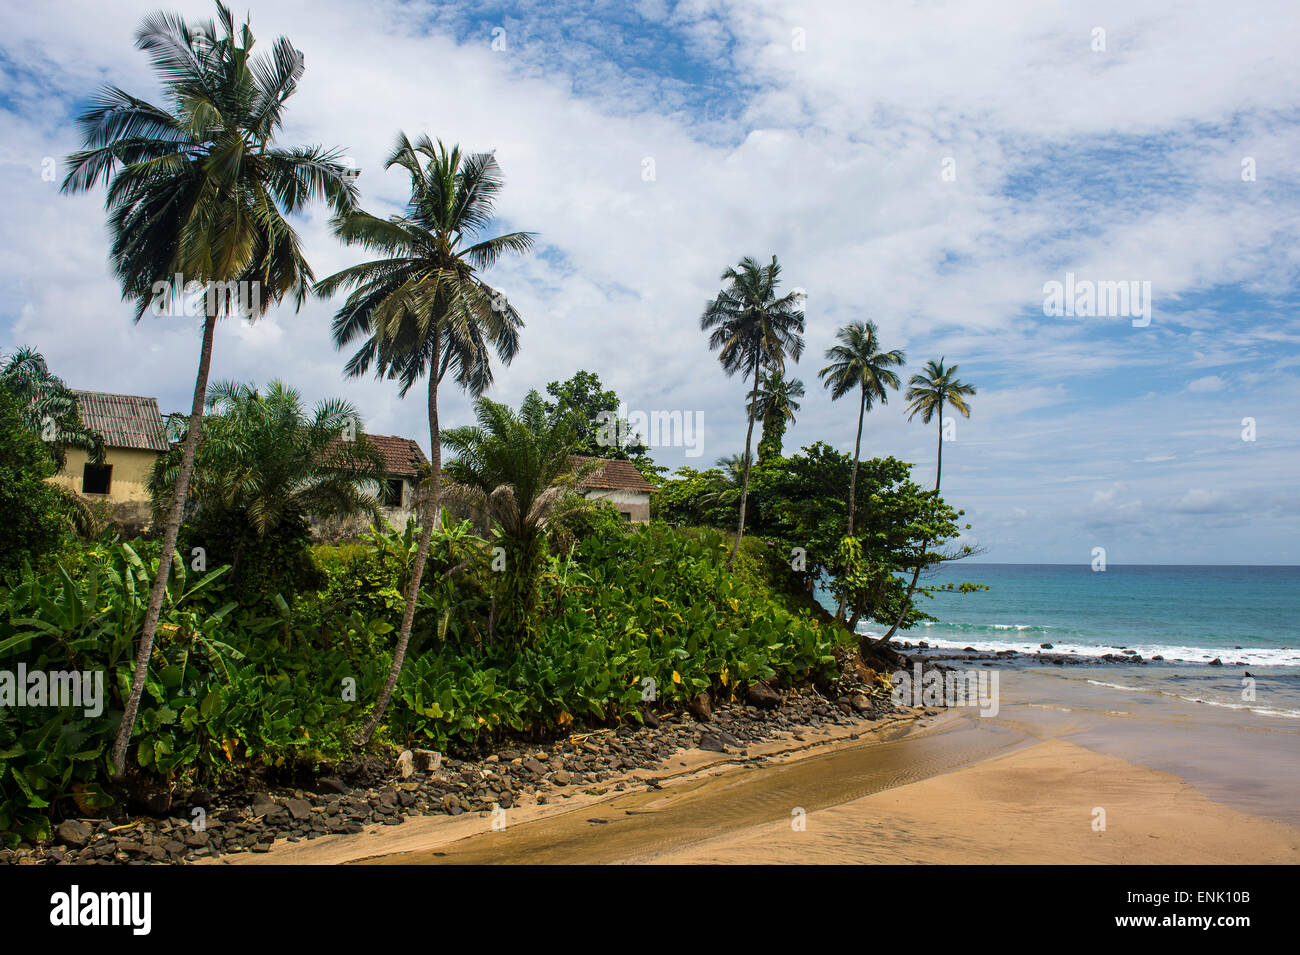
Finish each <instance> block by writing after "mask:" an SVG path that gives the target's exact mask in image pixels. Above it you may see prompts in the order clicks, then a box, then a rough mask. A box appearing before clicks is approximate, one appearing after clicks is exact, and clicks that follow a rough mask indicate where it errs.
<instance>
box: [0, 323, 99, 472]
mask: <svg viewBox="0 0 1300 955" xmlns="http://www.w3.org/2000/svg"><path fill="white" fill-rule="evenodd" d="M0 388H4V389H6V390H7V391H8V392H9V393H10V394H12V395H13V396H14V397H15V398H16V399H17V400H18V404H19V406H20V408H21V409H22V415H23V421H24V423H25V424H26V426H27V428H28V429H29V430H31V431H35V432H36V433H37V434H39V435H40V436H41V439H42V440H43V441H44V442H45V447H46V448H47V449H48V451H49V452H50V460H51V461H53V462H54V466H55V467H56V468H57V469H58V470H60V471H62V470H63V469H64V468H65V467H67V463H68V455H67V451H68V448H70V447H72V448H81V449H82V450H84V451H85V452H86V454H87V456H88V457H89V458H90V460H91V462H92V463H94V464H103V463H104V439H103V437H102V436H101V435H100V434H99V432H97V431H94V430H93V429H91V428H87V427H86V426H85V424H83V423H82V420H81V411H80V410H79V409H78V407H77V396H76V395H75V394H73V392H72V391H71V389H69V388H68V386H67V385H65V384H64V383H63V379H62V378H60V377H58V376H57V375H54V374H51V372H50V369H49V366H48V365H46V363H45V356H43V355H42V354H41V353H40V352H38V351H36V350H35V349H34V348H26V347H23V348H18V349H16V350H15V351H13V352H11V353H10V355H9V357H8V358H6V359H4V361H3V363H0Z"/></svg>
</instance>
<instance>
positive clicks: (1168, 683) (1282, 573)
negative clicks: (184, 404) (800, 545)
mask: <svg viewBox="0 0 1300 955" xmlns="http://www.w3.org/2000/svg"><path fill="white" fill-rule="evenodd" d="M922 581H923V583H925V584H927V585H942V584H945V583H951V584H959V583H961V582H963V581H966V582H970V583H976V584H983V585H986V586H987V587H988V590H984V591H977V592H974V593H968V594H961V593H938V594H935V595H934V597H933V599H931V600H922V603H921V605H922V607H923V608H924V609H925V610H926V612H927V613H930V614H932V615H933V616H934V617H936V618H938V619H937V620H935V621H932V622H928V623H924V624H921V625H919V626H916V627H913V628H912V629H910V630H904V631H899V633H898V634H896V635H895V639H896V640H901V641H907V642H909V643H911V644H913V645H915V644H916V643H918V642H920V641H924V642H925V643H926V644H928V645H929V646H930V647H933V648H938V649H943V650H949V649H951V650H960V649H962V648H964V647H973V648H975V649H976V650H981V651H992V652H996V651H999V650H1015V651H1019V652H1021V653H1025V654H1037V653H1038V652H1039V651H1040V648H1041V647H1042V645H1043V644H1051V650H1050V651H1048V650H1045V649H1044V650H1043V651H1042V652H1044V653H1047V652H1050V653H1053V654H1056V653H1062V654H1070V655H1075V656H1078V657H1082V658H1084V659H1085V661H1086V660H1087V659H1088V658H1094V659H1095V658H1099V657H1101V656H1103V655H1104V654H1120V653H1122V651H1124V650H1132V651H1136V652H1137V653H1138V654H1140V655H1141V656H1142V657H1143V658H1144V659H1145V660H1147V661H1151V659H1152V658H1153V657H1156V656H1159V657H1163V658H1164V659H1163V661H1157V662H1155V663H1148V665H1146V666H1140V667H1139V666H1121V665H1111V664H1106V663H1105V662H1104V661H1101V660H1097V665H1096V666H1086V665H1084V666H1069V667H1066V670H1068V671H1071V673H1072V674H1074V675H1077V676H1078V677H1079V678H1083V679H1085V680H1087V681H1088V682H1093V683H1097V684H1098V685H1101V686H1105V687H1110V688H1113V689H1116V690H1130V689H1132V690H1144V691H1147V692H1153V693H1155V694H1157V695H1160V696H1165V695H1171V696H1177V697H1180V698H1182V699H1184V700H1192V701H1195V702H1198V703H1199V702H1205V703H1216V704H1217V705H1219V706H1226V707H1231V708H1233V709H1242V710H1251V711H1254V712H1256V713H1261V714H1268V715H1273V716H1287V717H1300V566H1258V567H1248V566H1223V565H1216V566H1187V565H1179V566H1156V565H1128V566H1117V565H1113V564H1112V565H1110V566H1109V567H1107V569H1106V570H1105V571H1094V570H1092V568H1091V567H1090V566H1089V565H1088V564H1080V565H1065V564H985V563H980V564H976V563H961V562H957V563H952V564H946V565H944V566H943V567H941V568H939V569H938V570H937V571H936V572H934V573H933V574H931V575H930V576H928V577H923V578H922ZM821 599H822V602H823V603H828V601H829V598H828V596H827V595H824V594H823V595H822V596H821ZM858 629H859V630H860V631H862V632H864V633H870V634H873V635H879V634H880V633H882V632H883V631H884V630H885V629H886V628H884V627H882V626H881V625H880V624H878V623H875V622H866V623H863V624H860V625H859V628H858ZM1216 658H1217V659H1218V660H1220V661H1221V662H1222V664H1223V666H1222V667H1207V666H1206V664H1208V663H1209V662H1210V661H1212V660H1214V659H1216ZM1022 662H1023V664H1024V665H1032V661H1022ZM1246 672H1249V673H1250V674H1252V675H1253V676H1254V677H1256V678H1260V679H1262V680H1264V681H1266V682H1267V684H1268V687H1269V691H1270V692H1269V693H1268V694H1267V696H1268V699H1267V702H1265V701H1264V700H1260V701H1259V702H1252V703H1246V704H1243V703H1242V702H1241V686H1240V684H1241V680H1242V678H1243V676H1244V674H1245V673H1246Z"/></svg>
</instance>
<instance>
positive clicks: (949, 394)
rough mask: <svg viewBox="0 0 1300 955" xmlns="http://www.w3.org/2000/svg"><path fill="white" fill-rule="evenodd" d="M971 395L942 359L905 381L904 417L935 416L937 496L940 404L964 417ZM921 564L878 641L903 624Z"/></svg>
mask: <svg viewBox="0 0 1300 955" xmlns="http://www.w3.org/2000/svg"><path fill="white" fill-rule="evenodd" d="M974 394H975V386H974V385H968V384H966V383H965V382H963V381H961V380H960V379H959V378H958V377H957V366H956V365H953V366H952V367H951V368H945V367H944V364H943V359H942V358H940V359H939V360H938V361H937V362H936V361H927V362H926V363H925V370H924V371H922V372H921V373H920V374H916V375H913V376H912V379H911V381H909V382H908V383H907V394H906V396H905V397H906V398H907V410H908V411H910V412H911V413H910V414H909V415H908V416H907V419H908V420H909V421H911V420H912V419H913V418H915V417H916V416H917V415H918V414H919V415H920V416H921V421H922V422H923V423H925V424H929V423H930V420H931V419H932V418H933V419H937V421H938V423H939V453H938V457H937V458H936V459H935V464H934V494H935V497H938V496H939V479H940V476H941V475H942V474H943V406H944V404H950V405H952V406H953V407H954V408H956V409H957V411H959V412H960V413H961V414H962V415H963V416H964V417H967V418H969V417H970V406H969V405H968V404H967V403H966V399H967V398H969V397H971V396H972V395H974ZM929 543H930V542H929V541H925V542H924V543H922V545H921V550H922V551H924V550H925V548H926V547H928V546H929ZM922 566H923V565H922V564H921V563H920V562H919V561H918V562H917V565H916V568H915V569H914V570H913V571H912V580H911V582H910V583H909V584H908V585H907V596H906V597H904V598H903V605H902V609H900V610H899V612H898V617H897V619H895V620H894V625H893V626H892V627H890V628H889V632H888V633H886V634H885V635H884V636H883V637H881V638H880V640H879V641H878V643H884V642H885V641H886V640H888V639H889V638H890V637H892V636H893V635H894V634H895V633H896V632H897V630H898V628H899V627H900V626H901V625H902V623H903V618H904V617H905V616H907V610H908V608H909V607H911V605H912V594H914V593H915V592H916V582H917V581H918V580H919V579H920V577H921V568H922Z"/></svg>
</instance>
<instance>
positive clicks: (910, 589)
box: [876, 401, 943, 646]
mask: <svg viewBox="0 0 1300 955" xmlns="http://www.w3.org/2000/svg"><path fill="white" fill-rule="evenodd" d="M942 473H943V402H942V401H940V402H939V455H938V457H937V458H936V459H935V466H934V493H935V496H936V497H937V496H938V495H939V477H940V475H941V474H942ZM929 546H930V542H929V541H928V540H926V541H925V542H924V543H923V544H921V552H922V553H925V549H926V548H927V547H929ZM921 566H922V565H921V564H919V563H918V564H917V565H916V569H914V570H913V571H912V582H911V583H910V584H908V585H907V595H906V596H905V597H903V606H902V607H901V608H900V609H899V611H898V618H897V619H896V620H895V621H894V625H893V626H892V627H890V628H889V632H888V633H886V634H885V635H884V636H883V637H881V638H880V639H879V640H877V641H876V645H877V646H880V645H881V644H883V643H884V642H885V641H887V640H888V639H889V638H890V637H892V636H893V635H894V634H895V633H897V632H898V628H899V627H900V626H902V623H903V618H904V617H905V616H907V608H908V607H910V606H912V594H914V593H916V582H917V581H918V580H919V579H920V577H921Z"/></svg>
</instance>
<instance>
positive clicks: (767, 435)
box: [750, 370, 804, 461]
mask: <svg viewBox="0 0 1300 955" xmlns="http://www.w3.org/2000/svg"><path fill="white" fill-rule="evenodd" d="M803 396H804V390H803V382H802V381H800V380H799V379H798V378H787V377H785V373H784V372H782V371H779V370H775V371H765V372H763V374H762V376H761V377H760V378H759V382H758V388H757V389H756V390H755V391H754V392H753V393H751V394H750V400H751V401H757V402H758V412H757V417H758V420H759V421H761V422H763V434H762V437H760V438H759V439H758V460H760V461H765V460H767V459H768V458H769V457H780V456H781V441H782V439H783V438H784V437H785V429H786V426H787V425H790V424H793V423H794V416H795V414H796V413H797V412H798V411H799V402H798V401H796V400H795V399H796V398H802V397H803Z"/></svg>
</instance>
